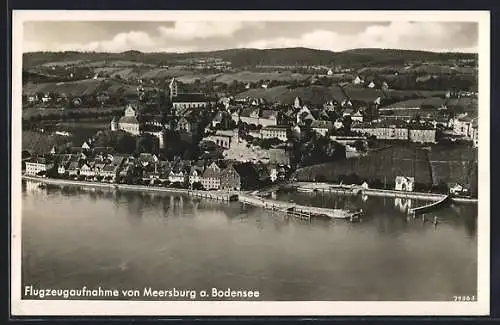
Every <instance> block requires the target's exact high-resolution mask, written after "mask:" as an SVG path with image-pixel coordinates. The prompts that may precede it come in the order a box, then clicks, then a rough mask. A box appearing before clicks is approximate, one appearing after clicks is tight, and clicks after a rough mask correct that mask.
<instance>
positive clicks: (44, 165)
mask: <svg viewBox="0 0 500 325" xmlns="http://www.w3.org/2000/svg"><path fill="white" fill-rule="evenodd" d="M53 167H54V162H53V160H52V159H50V158H45V157H35V158H33V159H31V161H27V162H26V175H38V174H39V173H41V172H45V173H47V171H49V170H50V169H52V168H53Z"/></svg>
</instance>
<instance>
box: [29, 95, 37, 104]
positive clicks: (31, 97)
mask: <svg viewBox="0 0 500 325" xmlns="http://www.w3.org/2000/svg"><path fill="white" fill-rule="evenodd" d="M36 102H38V96H37V95H30V96H28V103H36Z"/></svg>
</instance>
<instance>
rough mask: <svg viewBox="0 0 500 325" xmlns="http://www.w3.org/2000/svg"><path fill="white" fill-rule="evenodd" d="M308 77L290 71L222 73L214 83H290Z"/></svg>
mask: <svg viewBox="0 0 500 325" xmlns="http://www.w3.org/2000/svg"><path fill="white" fill-rule="evenodd" d="M308 78H310V76H309V75H305V74H300V73H292V72H290V71H274V72H252V71H240V72H236V73H223V74H221V75H220V76H218V77H217V78H216V79H215V81H216V82H221V83H226V84H230V83H232V82H233V81H240V82H258V81H260V80H276V81H292V80H306V79H308Z"/></svg>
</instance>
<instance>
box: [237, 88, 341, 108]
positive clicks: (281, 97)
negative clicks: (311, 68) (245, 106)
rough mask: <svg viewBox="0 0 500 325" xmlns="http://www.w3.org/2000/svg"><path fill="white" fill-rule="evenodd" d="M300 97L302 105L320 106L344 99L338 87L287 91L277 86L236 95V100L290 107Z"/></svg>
mask: <svg viewBox="0 0 500 325" xmlns="http://www.w3.org/2000/svg"><path fill="white" fill-rule="evenodd" d="M297 96H298V97H300V98H301V99H302V100H303V101H304V103H306V104H309V103H310V104H312V105H322V104H324V103H325V102H327V101H331V100H337V101H341V100H343V99H344V98H345V96H344V93H343V91H342V89H341V88H340V87H338V86H332V87H325V86H309V87H297V88H292V89H288V87H287V86H277V87H272V88H268V89H263V88H259V89H250V90H247V91H245V92H242V93H239V94H238V95H236V96H235V97H236V98H246V97H250V98H264V99H265V100H266V101H268V102H275V101H276V102H279V103H281V104H286V105H291V104H293V102H294V100H295V98H296V97H297Z"/></svg>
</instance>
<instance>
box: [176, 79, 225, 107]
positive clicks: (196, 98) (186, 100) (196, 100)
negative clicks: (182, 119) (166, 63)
mask: <svg viewBox="0 0 500 325" xmlns="http://www.w3.org/2000/svg"><path fill="white" fill-rule="evenodd" d="M168 88H169V92H170V101H171V102H172V107H173V109H174V112H175V114H176V115H184V113H186V112H187V111H188V110H189V109H191V108H206V107H208V106H209V105H210V104H212V105H215V104H216V103H215V101H211V100H210V99H209V98H207V97H206V96H205V95H204V94H202V93H183V92H181V91H179V84H178V83H177V80H175V78H172V80H171V81H170V83H169V85H168Z"/></svg>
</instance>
